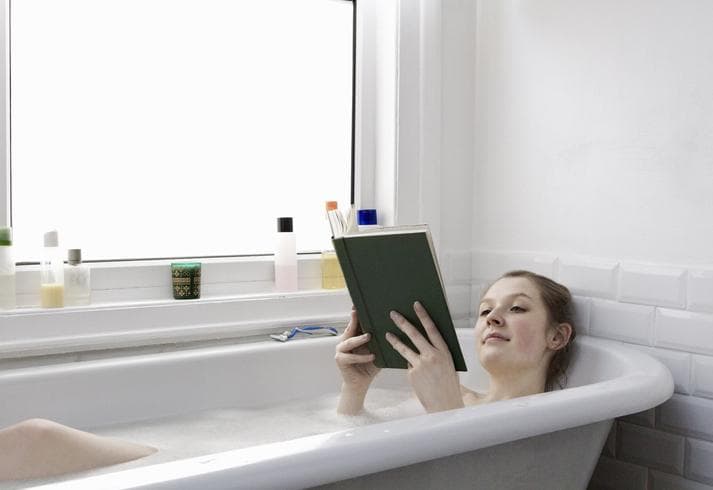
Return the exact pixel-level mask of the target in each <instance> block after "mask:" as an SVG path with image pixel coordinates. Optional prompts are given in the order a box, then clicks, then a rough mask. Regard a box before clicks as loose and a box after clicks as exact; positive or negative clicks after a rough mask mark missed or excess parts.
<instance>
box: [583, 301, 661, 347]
mask: <svg viewBox="0 0 713 490" xmlns="http://www.w3.org/2000/svg"><path fill="white" fill-rule="evenodd" d="M654 311H655V310H654V307H653V306H642V305H628V304H624V303H618V302H616V301H607V300H602V299H592V310H591V313H590V317H589V333H590V334H591V335H594V336H597V337H606V338H609V339H616V340H622V341H624V342H631V343H635V344H642V345H651V338H652V333H653V328H654Z"/></svg>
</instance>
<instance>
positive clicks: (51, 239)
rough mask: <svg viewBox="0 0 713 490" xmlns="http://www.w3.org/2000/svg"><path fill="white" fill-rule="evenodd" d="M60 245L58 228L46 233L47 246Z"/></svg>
mask: <svg viewBox="0 0 713 490" xmlns="http://www.w3.org/2000/svg"><path fill="white" fill-rule="evenodd" d="M57 246H59V238H58V235H57V230H52V231H48V232H47V233H45V247H57Z"/></svg>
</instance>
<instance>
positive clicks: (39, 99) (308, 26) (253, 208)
mask: <svg viewBox="0 0 713 490" xmlns="http://www.w3.org/2000/svg"><path fill="white" fill-rule="evenodd" d="M352 8H353V6H352V3H351V2H347V1H343V0H250V1H247V0H243V1H240V0H200V1H199V2H196V1H195V0H190V1H188V0H62V1H59V0H19V1H13V2H12V6H11V83H12V88H11V131H12V136H11V137H12V146H11V164H12V216H13V226H14V228H15V230H14V231H15V241H16V245H17V247H18V260H21V261H29V260H37V257H38V253H39V250H40V247H41V246H42V235H43V233H44V232H45V231H47V230H49V229H52V228H56V229H58V230H59V234H60V245H61V246H63V247H65V248H82V250H83V255H84V257H85V258H86V259H90V260H99V259H121V258H151V257H185V256H213V255H238V254H260V253H272V251H273V250H274V235H275V232H276V224H275V222H276V218H277V217H278V216H293V217H294V223H295V231H296V232H297V246H298V250H299V251H317V250H320V249H322V248H324V247H325V246H327V244H328V243H329V230H328V224H327V221H326V219H325V217H324V214H325V212H324V201H326V200H337V201H339V204H340V207H341V206H344V207H346V205H347V203H348V200H349V197H350V182H351V163H350V154H351V99H352Z"/></svg>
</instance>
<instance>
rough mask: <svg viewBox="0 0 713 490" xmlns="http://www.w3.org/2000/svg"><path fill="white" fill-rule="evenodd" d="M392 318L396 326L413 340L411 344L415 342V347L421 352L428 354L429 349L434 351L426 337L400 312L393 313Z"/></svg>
mask: <svg viewBox="0 0 713 490" xmlns="http://www.w3.org/2000/svg"><path fill="white" fill-rule="evenodd" d="M390 316H391V319H392V320H393V322H394V323H395V324H396V326H397V327H399V328H400V329H401V331H402V332H403V333H405V334H406V335H407V336H408V338H409V339H411V342H413V345H415V346H416V348H417V349H418V351H419V352H426V351H427V350H428V349H433V346H432V345H431V344H429V343H428V340H427V339H426V337H424V336H423V335H421V332H419V331H418V329H417V328H416V327H414V326H413V325H411V322H409V321H408V320H407V319H406V318H405V317H404V316H403V315H402V314H401V313H399V312H398V311H392V312H391V313H390Z"/></svg>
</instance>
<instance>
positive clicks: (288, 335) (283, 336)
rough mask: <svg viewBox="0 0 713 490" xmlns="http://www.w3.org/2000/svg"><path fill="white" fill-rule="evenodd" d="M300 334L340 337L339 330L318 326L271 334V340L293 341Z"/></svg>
mask: <svg viewBox="0 0 713 490" xmlns="http://www.w3.org/2000/svg"><path fill="white" fill-rule="evenodd" d="M298 333H303V334H305V335H309V336H315V337H321V336H322V335H338V334H337V329H336V328H334V327H319V326H317V325H308V326H306V327H295V328H293V329H292V330H285V331H284V332H282V333H273V334H270V338H273V339H275V340H279V341H280V342H287V341H288V340H291V339H293V338H294V337H295V336H296V335H297V334H298Z"/></svg>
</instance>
